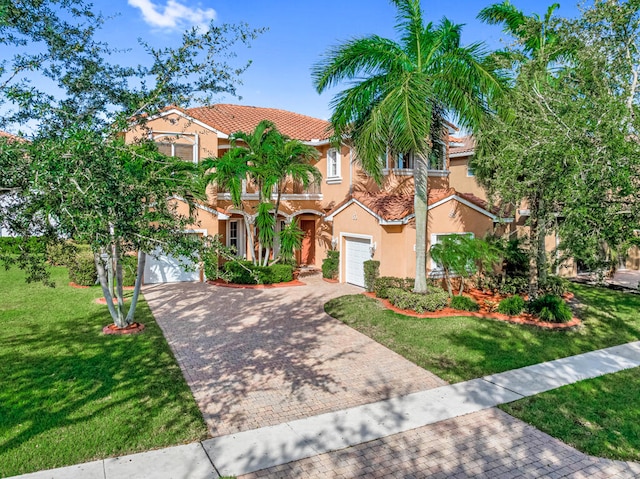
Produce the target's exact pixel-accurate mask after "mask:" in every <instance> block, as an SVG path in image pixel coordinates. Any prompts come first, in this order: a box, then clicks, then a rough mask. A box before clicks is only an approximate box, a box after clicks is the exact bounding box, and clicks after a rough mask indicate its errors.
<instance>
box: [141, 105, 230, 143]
mask: <svg viewBox="0 0 640 479" xmlns="http://www.w3.org/2000/svg"><path fill="white" fill-rule="evenodd" d="M172 113H175V114H176V115H178V116H181V117H182V118H185V119H187V120H189V121H191V122H193V123H195V124H196V125H198V126H201V127H202V128H206V129H207V130H209V131H213V132H214V133H215V134H216V135H218V138H229V135H227V134H226V133H223V132H221V131H220V130H216V129H215V128H214V127H212V126H211V125H207V124H206V123H204V122H202V121H200V120H197V119H196V118H193V117H192V116H190V115H187V114H186V113H184V112H182V111H180V110H178V109H177V108H172V109H171V110H167V111H163V112H162V113H158V114H157V115H153V116H151V117H149V119H148V120H147V121H151V120H156V119H158V118H163V117H165V116H167V115H170V114H172Z"/></svg>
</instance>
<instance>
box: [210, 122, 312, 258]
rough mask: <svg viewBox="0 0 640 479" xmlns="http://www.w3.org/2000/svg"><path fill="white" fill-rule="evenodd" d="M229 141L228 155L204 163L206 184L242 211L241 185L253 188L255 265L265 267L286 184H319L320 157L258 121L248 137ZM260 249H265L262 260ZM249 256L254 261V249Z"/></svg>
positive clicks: (238, 135)
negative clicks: (273, 198)
mask: <svg viewBox="0 0 640 479" xmlns="http://www.w3.org/2000/svg"><path fill="white" fill-rule="evenodd" d="M229 138H230V143H231V147H232V148H231V149H230V150H229V151H228V152H227V154H225V155H224V156H223V157H222V158H220V159H218V158H211V159H207V160H205V162H204V167H205V168H207V169H208V170H209V171H210V172H209V174H208V176H207V177H206V181H207V182H208V183H216V184H217V185H218V186H219V187H221V188H224V189H226V190H228V191H229V192H230V194H231V200H232V202H233V205H234V206H235V207H236V208H241V209H242V208H243V205H242V182H243V181H245V180H247V179H249V180H251V181H252V182H253V183H254V184H255V185H256V188H257V191H258V207H257V217H256V225H257V226H258V240H259V245H258V258H257V261H258V262H259V263H260V264H263V263H264V264H265V265H266V264H267V263H268V261H269V256H270V254H271V248H272V247H273V242H274V238H275V228H276V223H277V217H278V210H279V207H280V200H281V198H282V193H283V191H284V187H285V185H286V183H287V180H288V179H292V180H294V181H298V182H300V183H302V184H303V186H304V187H307V186H309V185H310V184H311V183H314V182H319V181H320V180H321V178H322V175H321V174H320V172H319V171H318V169H317V168H316V167H315V166H313V164H312V161H313V160H315V159H317V158H318V156H319V154H318V151H317V150H316V149H315V148H314V147H312V146H310V145H305V144H304V143H302V142H301V141H299V140H292V139H290V138H288V137H287V136H285V135H283V134H282V133H280V131H278V129H277V128H276V126H275V124H273V123H272V122H270V121H268V120H263V121H261V122H260V123H259V124H258V125H257V126H256V127H255V129H254V130H253V132H251V133H245V132H236V133H233V134H232V135H230V137H229ZM239 142H242V145H239V144H238V143H239ZM274 189H275V190H276V195H277V196H276V205H275V208H274V207H273V205H272V204H271V201H270V200H271V194H272V191H273V190H274ZM272 210H273V214H272V213H271V212H272ZM245 224H246V225H247V234H248V236H249V239H250V243H251V244H253V232H252V230H251V227H250V224H249V222H248V221H245ZM262 247H265V248H266V252H265V255H264V257H263V256H262ZM251 254H252V259H253V260H254V261H255V260H256V258H254V257H253V248H251Z"/></svg>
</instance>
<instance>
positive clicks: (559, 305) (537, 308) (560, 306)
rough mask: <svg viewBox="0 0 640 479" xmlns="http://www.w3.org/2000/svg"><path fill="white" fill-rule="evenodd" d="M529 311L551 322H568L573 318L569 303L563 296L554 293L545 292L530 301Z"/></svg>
mask: <svg viewBox="0 0 640 479" xmlns="http://www.w3.org/2000/svg"><path fill="white" fill-rule="evenodd" d="M527 311H528V312H529V313H531V314H533V315H535V316H537V317H538V318H540V319H541V320H542V321H548V322H550V323H566V322H568V321H571V318H573V313H572V312H571V308H569V305H568V304H567V303H565V302H564V300H563V299H562V298H561V297H559V296H556V295H553V294H545V295H543V296H540V297H538V298H536V299H534V300H532V301H529V303H528V304H527Z"/></svg>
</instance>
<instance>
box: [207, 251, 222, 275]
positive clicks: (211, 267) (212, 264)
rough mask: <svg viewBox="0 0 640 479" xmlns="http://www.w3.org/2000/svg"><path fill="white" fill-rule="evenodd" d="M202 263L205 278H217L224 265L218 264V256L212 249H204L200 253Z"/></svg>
mask: <svg viewBox="0 0 640 479" xmlns="http://www.w3.org/2000/svg"><path fill="white" fill-rule="evenodd" d="M202 264H203V266H204V275H205V276H206V278H207V279H218V278H220V277H221V274H220V273H221V272H222V271H224V267H223V266H220V256H219V255H218V254H217V253H216V252H215V250H214V249H210V250H207V251H205V252H204V253H203V254H202Z"/></svg>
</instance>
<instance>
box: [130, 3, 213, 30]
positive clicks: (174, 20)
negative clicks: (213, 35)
mask: <svg viewBox="0 0 640 479" xmlns="http://www.w3.org/2000/svg"><path fill="white" fill-rule="evenodd" d="M128 2H129V5H131V6H132V7H135V8H139V9H140V11H141V12H142V18H143V19H144V21H145V22H147V23H148V24H149V25H151V26H152V27H157V28H166V29H170V30H177V29H180V30H182V29H184V28H187V27H189V26H198V27H206V26H207V25H209V23H210V22H211V20H213V19H215V18H216V11H215V10H214V9H213V8H206V9H203V8H198V7H188V6H187V5H184V4H182V3H180V2H178V1H176V0H168V1H167V3H166V4H165V5H164V6H162V5H160V4H158V3H157V2H153V1H151V0H128Z"/></svg>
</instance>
